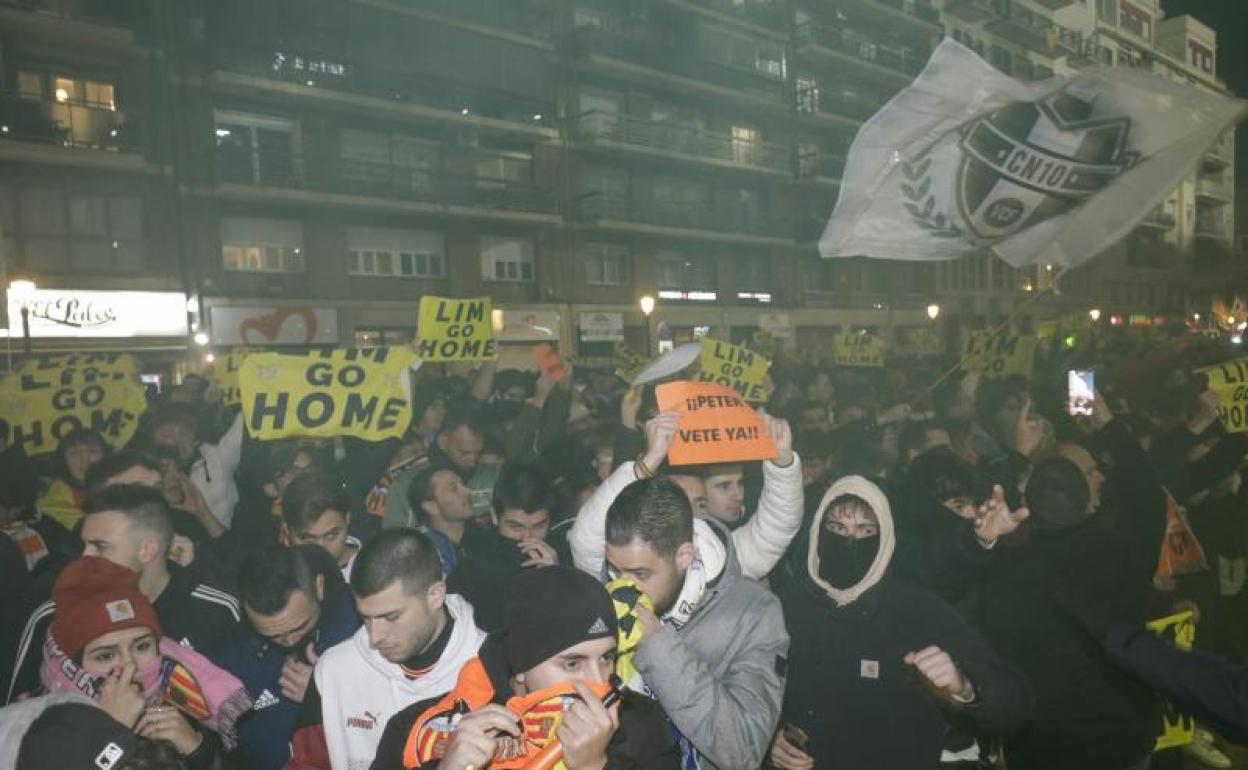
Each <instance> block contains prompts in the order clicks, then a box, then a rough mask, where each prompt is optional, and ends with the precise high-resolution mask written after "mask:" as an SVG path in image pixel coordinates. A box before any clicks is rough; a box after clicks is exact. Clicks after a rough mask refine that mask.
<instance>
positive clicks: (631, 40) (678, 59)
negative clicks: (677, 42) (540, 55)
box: [573, 27, 785, 102]
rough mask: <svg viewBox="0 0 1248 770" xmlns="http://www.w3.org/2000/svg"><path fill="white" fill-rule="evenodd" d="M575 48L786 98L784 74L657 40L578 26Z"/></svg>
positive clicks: (581, 52)
mask: <svg viewBox="0 0 1248 770" xmlns="http://www.w3.org/2000/svg"><path fill="white" fill-rule="evenodd" d="M573 47H574V51H575V53H576V55H578V56H589V55H595V56H605V57H608V58H612V59H624V60H625V61H629V62H634V63H636V64H640V65H642V66H645V67H653V68H657V69H661V70H662V71H663V72H667V73H671V74H674V75H680V76H682V77H686V78H689V79H692V80H701V81H704V82H706V83H711V84H713V85H717V86H722V87H724V88H730V89H733V90H734V91H738V92H744V93H747V94H749V95H751V96H756V97H762V98H765V99H771V100H774V101H777V102H779V101H783V100H784V94H785V89H784V79H783V78H781V77H778V76H776V75H774V74H771V73H768V72H764V71H763V70H761V69H745V68H740V67H731V66H728V65H726V64H721V63H719V62H713V61H710V60H708V59H703V58H699V57H697V56H695V55H693V54H691V53H690V52H688V51H686V50H680V49H676V48H673V47H670V46H664V45H662V44H661V43H660V42H659V41H657V40H654V39H647V38H642V37H634V36H629V35H622V34H618V33H615V32H610V31H607V30H604V29H600V28H598V27H579V28H577V30H576V32H575V33H574V38H573Z"/></svg>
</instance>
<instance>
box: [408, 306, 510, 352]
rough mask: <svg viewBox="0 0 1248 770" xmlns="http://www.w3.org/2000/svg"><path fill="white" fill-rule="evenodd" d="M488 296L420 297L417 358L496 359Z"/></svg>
mask: <svg viewBox="0 0 1248 770" xmlns="http://www.w3.org/2000/svg"><path fill="white" fill-rule="evenodd" d="M493 318H494V316H493V313H492V312H491V302H490V298H489V297H477V298H474V299H449V298H447V297H431V296H425V297H421V299H420V312H419V314H418V317H417V321H416V323H417V325H416V355H417V357H419V358H420V360H421V361H493V360H494V359H496V358H498V342H497V341H496V340H495V339H494V322H493Z"/></svg>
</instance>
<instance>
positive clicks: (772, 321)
mask: <svg viewBox="0 0 1248 770" xmlns="http://www.w3.org/2000/svg"><path fill="white" fill-rule="evenodd" d="M758 328H759V329H761V330H762V331H765V332H767V333H768V334H770V335H771V336H773V337H775V338H776V339H783V338H786V337H792V336H793V319H792V318H791V317H790V316H789V314H788V313H759V314H758Z"/></svg>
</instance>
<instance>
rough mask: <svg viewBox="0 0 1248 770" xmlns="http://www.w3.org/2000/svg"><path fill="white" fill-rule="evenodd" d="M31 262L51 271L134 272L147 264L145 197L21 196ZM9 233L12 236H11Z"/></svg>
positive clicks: (38, 192) (41, 192)
mask: <svg viewBox="0 0 1248 770" xmlns="http://www.w3.org/2000/svg"><path fill="white" fill-rule="evenodd" d="M20 207H21V215H20V221H21V230H22V235H23V240H24V249H23V251H24V254H25V257H26V261H27V263H28V264H34V265H38V266H39V267H41V268H42V267H46V268H48V269H50V270H67V269H75V270H82V271H85V272H113V271H117V270H120V271H125V272H133V271H138V270H141V269H142V268H143V266H144V263H145V262H146V241H145V240H144V236H143V215H142V201H140V200H139V199H138V198H135V197H128V196H121V197H108V196H102V195H69V196H66V195H65V194H64V193H62V192H61V191H59V190H51V189H29V190H23V191H22V193H21V196H20ZM11 235H12V233H11V226H10V232H6V236H11Z"/></svg>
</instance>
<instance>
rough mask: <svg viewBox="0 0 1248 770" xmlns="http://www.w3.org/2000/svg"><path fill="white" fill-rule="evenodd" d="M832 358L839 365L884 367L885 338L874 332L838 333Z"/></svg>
mask: <svg viewBox="0 0 1248 770" xmlns="http://www.w3.org/2000/svg"><path fill="white" fill-rule="evenodd" d="M832 360H833V361H834V362H835V363H836V365H837V366H857V367H864V368H870V369H879V368H882V367H883V366H884V340H882V339H880V338H879V337H876V336H875V335H873V334H855V333H853V332H849V333H846V334H838V335H836V337H834V338H833V340H832Z"/></svg>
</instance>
